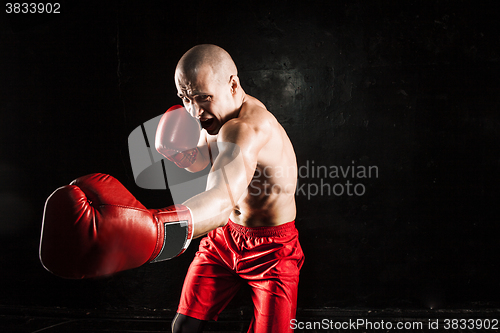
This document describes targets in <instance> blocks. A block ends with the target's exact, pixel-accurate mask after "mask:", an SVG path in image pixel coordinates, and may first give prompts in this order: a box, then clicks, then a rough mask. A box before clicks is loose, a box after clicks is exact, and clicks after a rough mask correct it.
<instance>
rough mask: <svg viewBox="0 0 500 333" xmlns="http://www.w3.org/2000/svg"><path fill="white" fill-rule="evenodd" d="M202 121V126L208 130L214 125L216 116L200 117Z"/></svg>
mask: <svg viewBox="0 0 500 333" xmlns="http://www.w3.org/2000/svg"><path fill="white" fill-rule="evenodd" d="M200 123H201V127H203V128H204V129H205V130H208V129H210V127H211V126H212V125H213V123H214V118H207V119H200Z"/></svg>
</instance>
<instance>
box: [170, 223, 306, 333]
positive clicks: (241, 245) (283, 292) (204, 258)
mask: <svg viewBox="0 0 500 333" xmlns="http://www.w3.org/2000/svg"><path fill="white" fill-rule="evenodd" d="M298 236H299V235H298V231H297V229H296V228H295V223H294V222H288V223H285V224H282V225H280V226H277V227H259V228H247V227H243V226H241V225H238V224H235V223H233V222H232V221H229V222H228V223H227V224H226V226H224V227H221V228H217V229H215V230H213V231H212V232H210V233H209V234H208V235H207V237H205V238H204V239H202V241H201V243H200V248H199V251H198V252H197V253H196V256H195V258H194V259H193V262H192V263H191V266H190V267H189V270H188V273H187V275H186V279H185V281H184V286H183V289H182V295H181V300H180V304H179V308H178V310H177V312H179V313H181V314H184V315H187V316H190V317H194V318H197V319H200V320H210V319H213V320H217V317H218V315H219V313H220V312H221V311H222V310H223V309H224V308H225V307H226V305H227V304H228V303H229V301H230V300H231V299H232V298H233V296H234V295H235V294H236V292H237V291H238V290H239V288H240V287H241V285H242V284H243V283H248V285H250V287H251V290H252V300H253V303H254V317H253V319H252V322H251V324H250V329H249V332H259V333H260V332H273V333H277V332H291V331H292V330H291V328H290V320H291V319H293V318H295V312H296V307H297V287H298V282H299V271H300V268H301V267H302V263H303V261H304V254H303V253H302V249H301V247H300V244H299V239H298Z"/></svg>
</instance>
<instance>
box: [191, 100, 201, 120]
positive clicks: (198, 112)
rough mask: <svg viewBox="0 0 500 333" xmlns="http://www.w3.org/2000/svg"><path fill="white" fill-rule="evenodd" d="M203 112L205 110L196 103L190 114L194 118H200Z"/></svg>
mask: <svg viewBox="0 0 500 333" xmlns="http://www.w3.org/2000/svg"><path fill="white" fill-rule="evenodd" d="M203 112H204V111H203V109H202V108H200V106H199V105H197V104H196V103H192V104H191V110H190V112H189V113H191V116H193V117H194V118H200V117H201V115H202V114H203Z"/></svg>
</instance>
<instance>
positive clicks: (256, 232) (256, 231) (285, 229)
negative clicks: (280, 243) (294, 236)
mask: <svg viewBox="0 0 500 333" xmlns="http://www.w3.org/2000/svg"><path fill="white" fill-rule="evenodd" d="M227 226H228V227H229V228H230V229H232V230H234V231H236V232H238V233H240V234H245V235H248V236H252V237H269V236H278V235H285V234H288V233H289V232H291V231H295V230H297V229H296V228H295V221H289V222H284V223H279V224H273V225H264V226H248V225H244V224H241V223H236V222H233V221H232V220H231V219H229V221H228V224H227Z"/></svg>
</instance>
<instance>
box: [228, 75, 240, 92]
mask: <svg viewBox="0 0 500 333" xmlns="http://www.w3.org/2000/svg"><path fill="white" fill-rule="evenodd" d="M229 84H230V85H231V94H233V95H234V94H236V92H237V91H238V89H239V88H240V78H239V77H238V75H231V77H230V79H229Z"/></svg>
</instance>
